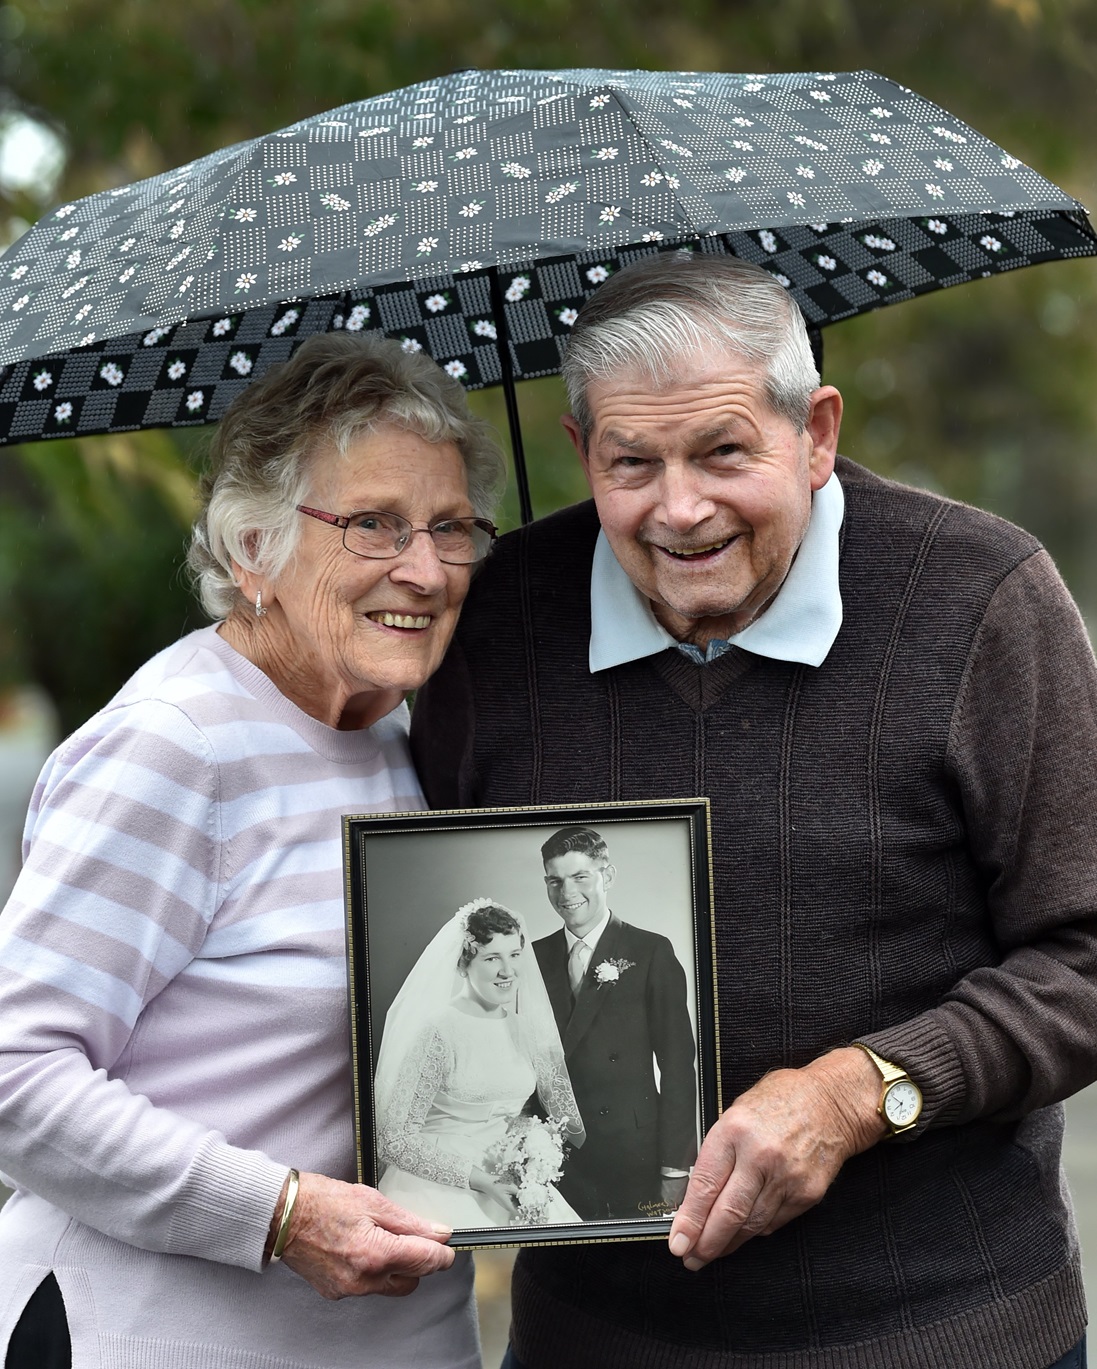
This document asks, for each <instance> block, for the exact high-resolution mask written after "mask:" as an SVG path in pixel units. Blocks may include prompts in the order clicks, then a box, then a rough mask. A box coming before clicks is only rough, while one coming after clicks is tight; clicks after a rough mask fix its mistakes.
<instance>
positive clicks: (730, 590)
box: [564, 354, 841, 642]
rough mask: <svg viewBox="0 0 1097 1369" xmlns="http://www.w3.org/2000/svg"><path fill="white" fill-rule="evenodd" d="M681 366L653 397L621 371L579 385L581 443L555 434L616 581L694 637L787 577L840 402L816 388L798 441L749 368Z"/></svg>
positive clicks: (748, 611)
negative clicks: (623, 580)
mask: <svg viewBox="0 0 1097 1369" xmlns="http://www.w3.org/2000/svg"><path fill="white" fill-rule="evenodd" d="M686 369H687V373H688V374H689V377H690V378H689V379H688V380H685V381H682V382H680V383H677V384H676V385H674V386H673V387H672V388H669V389H665V390H653V388H652V385H651V382H650V381H649V380H646V379H641V378H637V377H630V376H628V375H624V376H621V377H617V378H616V379H614V380H612V381H602V382H597V383H594V384H592V385H591V386H590V389H589V391H588V400H589V404H590V409H591V414H592V416H593V420H594V423H593V428H592V431H591V435H590V440H589V442H588V443H587V445H586V447H585V448H584V445H583V443H582V438H581V435H580V434H579V433H578V430H577V428H576V427H575V424H574V420H571V419H565V420H564V426H565V427H566V428H567V429H568V432H569V434H570V435H571V437H572V441H573V442H574V443H575V445H576V447H577V449H578V451H579V454H580V456H581V458H582V459H583V465H584V467H585V469H586V474H587V479H588V480H589V482H590V487H591V490H592V492H593V494H594V499H595V502H596V504H597V507H598V515H599V518H600V519H601V522H602V527H603V528H604V529H605V532H606V536H607V538H608V539H609V543H610V546H611V547H612V548H613V552H614V555H615V556H616V557H617V560H618V561H619V562H620V563H621V566H622V567H623V568H624V570H625V571H626V573H627V574H628V576H629V579H630V580H632V582H633V583H634V584H635V585H636V586H637V588H638V589H639V590H640V591H641V593H642V594H644V595H646V596H647V598H648V599H649V600H650V601H651V603H652V606H653V609H654V611H655V614H656V617H657V618H658V619H659V621H660V622H661V623H662V624H663V626H664V627H666V628H667V630H668V631H669V632H670V633H671V634H672V635H673V636H675V637H676V638H678V640H680V641H701V642H704V641H707V640H709V639H710V638H711V637H714V636H728V635H730V634H731V633H732V632H738V631H741V630H742V628H744V627H745V626H747V624H748V623H749V622H750V621H751V620H752V619H753V618H754V617H756V616H757V614H758V613H759V612H761V611H762V610H763V609H764V608H765V607H766V605H767V604H768V603H769V601H770V599H771V598H772V597H773V595H774V594H775V593H776V592H777V590H778V589H779V588H780V586H781V584H782V582H783V580H784V578H785V576H786V575H787V574H788V571H789V567H790V566H791V564H792V560H793V557H794V556H795V554H796V550H797V548H798V547H799V545H800V541H801V539H802V538H803V535H804V532H805V531H806V529H807V524H808V518H809V516H810V512H811V495H812V492H813V491H814V490H817V489H819V488H821V486H822V485H823V484H825V482H826V480H827V479H828V477H829V476H830V473H831V471H832V469H833V465H834V454H835V449H836V445H837V437H838V421H839V420H840V417H841V398H840V396H839V395H838V392H837V390H834V389H833V387H830V386H827V387H823V388H821V389H819V390H816V391H815V394H814V395H813V398H812V410H811V418H810V420H809V423H808V426H807V428H806V429H805V431H804V432H803V433H798V432H797V431H796V428H795V426H794V425H793V424H792V423H791V422H790V421H789V420H788V419H786V418H783V417H782V416H780V415H779V414H777V413H775V412H774V411H773V409H772V408H771V406H770V404H769V402H768V400H767V399H766V397H765V392H764V388H763V380H762V372H761V368H760V367H758V366H755V365H753V364H750V363H748V362H747V361H745V360H744V359H743V358H741V357H736V356H733V355H725V354H720V355H718V356H716V357H709V358H698V359H697V361H696V362H695V364H693V365H692V367H689V368H686Z"/></svg>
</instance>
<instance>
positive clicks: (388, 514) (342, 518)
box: [296, 504, 499, 566]
mask: <svg viewBox="0 0 1097 1369" xmlns="http://www.w3.org/2000/svg"><path fill="white" fill-rule="evenodd" d="M296 508H297V512H298V513H304V514H307V515H308V517H309V518H317V519H319V520H320V522H321V523H329V524H330V525H331V526H332V527H333V528H341V529H342V531H343V550H344V551H348V552H350V554H351V556H357V557H359V559H360V560H363V561H395V560H396V558H397V557H398V556H400V555H401V554H402V553H403V552H405V551H406V550H407V548H408V546H409V544H410V543H411V539H412V538H413V537H414V536H415V534H416V533H417V532H426V533H429V534H430V540H431V545H432V546H433V547H434V554H435V556H437V557H438V559H439V561H441V562H442V564H443V565H444V566H478V565H479V564H480V562H481V561H486V560H487V558H488V557H489V556H490V555H491V549H492V547H493V546H494V545H495V543H496V542H497V541H498V538H499V529H498V528H497V527H496V526H495V524H494V523H493V522H492V521H491V520H490V519H489V518H477V517H475V516H474V515H472V514H468V515H465V514H459V515H457V518H458V519H459V520H460V521H461V522H462V523H474V524H475V525H476V526H477V527H478V528H480V529H481V530H482V531H483V532H486V533H487V534H488V535H489V536H490V537H491V544H490V545H489V546H488V549H487V551H485V552H484V554H483V556H478V557H477V558H476V560H475V561H447V560H446V558H445V557H444V556H442V555H441V554H440V553H439V550H438V543H437V542H436V541H435V540H434V529H435V528H436V527H437V526H438V524H439V523H452V522H454V521H456V520H455V519H453V518H439V519H437V520H436V521H435V522H433V523H428V524H427V525H426V527H422V528H417V527H416V526H415V524H414V523H411V522H409V520H408V519H406V518H405V517H404V516H403V514H400V513H393V512H392V510H391V509H355V510H354V511H353V512H351V513H348V514H340V513H325V512H324V510H323V509H311V508H309V507H308V505H307V504H298V505H297V506H296ZM366 513H376V514H380V515H382V516H383V517H385V518H396V519H399V521H400V522H401V523H406V524H407V528H408V531H407V536H406V537H405V538H404V544H403V546H400V547H396V548H395V549H394V550H393V551H392V552H391V553H390V554H389V555H387V556H370V555H369V554H368V553H367V552H364V551H355V550H354V548H353V547H348V546H347V530H348V528H349V527H350V525H351V520H352V519H354V518H360V517H361V516H362V515H363V514H366Z"/></svg>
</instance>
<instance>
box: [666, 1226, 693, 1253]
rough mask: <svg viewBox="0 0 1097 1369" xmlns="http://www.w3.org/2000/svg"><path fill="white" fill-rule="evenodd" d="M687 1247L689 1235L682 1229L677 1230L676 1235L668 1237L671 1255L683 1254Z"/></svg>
mask: <svg viewBox="0 0 1097 1369" xmlns="http://www.w3.org/2000/svg"><path fill="white" fill-rule="evenodd" d="M688 1249H689V1237H688V1236H687V1235H686V1234H685V1232H684V1231H679V1232H678V1234H677V1236H672V1237H671V1238H670V1253H671V1254H672V1255H684V1254H685V1253H686V1251H687V1250H688Z"/></svg>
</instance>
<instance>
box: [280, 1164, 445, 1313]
mask: <svg viewBox="0 0 1097 1369" xmlns="http://www.w3.org/2000/svg"><path fill="white" fill-rule="evenodd" d="M452 1234H453V1233H452V1232H451V1231H449V1230H447V1229H446V1228H445V1227H440V1226H434V1225H432V1224H431V1223H430V1222H427V1221H424V1220H423V1219H422V1218H421V1217H416V1216H414V1215H413V1214H412V1213H410V1212H405V1211H404V1209H403V1208H402V1207H397V1206H396V1204H395V1203H391V1202H389V1200H388V1199H387V1198H385V1197H383V1196H382V1195H381V1194H380V1193H378V1192H377V1190H376V1189H375V1188H367V1187H366V1186H365V1185H364V1184H344V1183H340V1181H339V1180H338V1179H328V1178H326V1177H325V1176H324V1175H323V1174H302V1175H301V1187H300V1189H299V1191H298V1194H297V1202H296V1204H295V1206H294V1209H293V1215H292V1217H291V1219H290V1231H289V1240H288V1241H287V1242H286V1248H285V1250H284V1251H283V1253H282V1259H283V1260H284V1262H285V1263H286V1264H288V1265H289V1267H290V1268H291V1269H292V1270H293V1271H294V1272H295V1273H297V1274H300V1275H301V1277H302V1278H303V1279H305V1280H307V1282H309V1283H311V1284H312V1286H313V1288H315V1289H316V1291H317V1292H318V1293H319V1294H321V1296H323V1297H325V1298H331V1299H336V1298H346V1297H353V1296H356V1295H358V1294H362V1293H384V1294H387V1295H388V1296H389V1297H403V1296H404V1295H405V1294H407V1293H411V1292H413V1291H414V1290H415V1288H416V1286H417V1285H418V1283H419V1280H420V1278H422V1277H423V1275H424V1274H433V1273H434V1272H435V1271H436V1270H439V1269H448V1268H449V1266H450V1265H451V1264H452V1263H453V1251H452V1250H450V1249H449V1247H448V1246H447V1245H446V1244H445V1242H446V1240H447V1239H448V1238H449V1237H450V1236H451V1235H452Z"/></svg>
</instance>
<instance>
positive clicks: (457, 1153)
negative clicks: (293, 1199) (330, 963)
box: [343, 799, 721, 1247]
mask: <svg viewBox="0 0 1097 1369" xmlns="http://www.w3.org/2000/svg"><path fill="white" fill-rule="evenodd" d="M343 822H344V838H345V851H346V878H347V945H348V962H349V967H350V1003H351V1031H352V1044H353V1067H354V1098H355V1103H354V1107H355V1117H354V1122H355V1131H356V1139H357V1145H358V1177H359V1180H360V1181H361V1182H363V1183H367V1184H371V1185H373V1186H375V1187H377V1188H379V1189H380V1191H381V1192H382V1193H384V1194H385V1195H386V1196H388V1197H389V1198H391V1199H392V1200H393V1201H394V1202H396V1203H399V1204H400V1205H401V1206H403V1207H406V1208H410V1209H411V1210H412V1211H414V1212H418V1213H420V1214H421V1215H422V1216H424V1217H426V1218H428V1219H430V1220H431V1221H434V1222H439V1223H442V1224H443V1225H446V1226H449V1227H452V1228H453V1231H454V1236H453V1241H452V1243H453V1244H454V1245H457V1246H462V1247H472V1246H482V1245H493V1246H505V1245H538V1244H545V1243H551V1244H558V1243H560V1242H563V1241H598V1240H603V1241H604V1240H627V1239H639V1238H643V1237H654V1236H660V1235H665V1234H666V1232H667V1231H669V1229H670V1220H671V1215H672V1214H673V1211H674V1209H675V1208H676V1207H677V1206H678V1204H679V1202H680V1201H681V1196H682V1194H683V1193H684V1191H685V1186H686V1182H687V1180H688V1177H689V1173H690V1167H691V1165H692V1164H693V1162H694V1160H695V1159H696V1156H697V1149H698V1144H699V1140H700V1137H701V1136H703V1135H704V1134H705V1132H706V1131H707V1130H708V1128H709V1127H710V1126H711V1125H712V1123H713V1122H714V1121H715V1120H716V1118H717V1117H718V1116H719V1113H720V1108H721V1097H720V1081H719V1070H718V1062H717V1053H716V1027H715V1008H714V1003H715V994H714V984H713V950H712V944H713V941H712V902H711V872H710V860H709V812H708V801H707V800H706V799H675V800H669V801H666V802H662V801H654V802H644V803H604V804H582V805H576V806H572V807H531V808H479V809H474V810H461V811H446V812H426V813H403V814H385V815H377V814H366V815H363V816H350V817H346V818H344V820H343Z"/></svg>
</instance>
